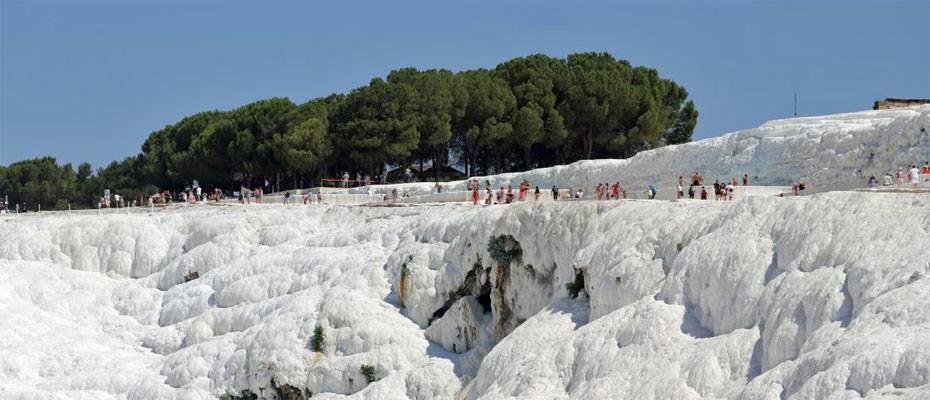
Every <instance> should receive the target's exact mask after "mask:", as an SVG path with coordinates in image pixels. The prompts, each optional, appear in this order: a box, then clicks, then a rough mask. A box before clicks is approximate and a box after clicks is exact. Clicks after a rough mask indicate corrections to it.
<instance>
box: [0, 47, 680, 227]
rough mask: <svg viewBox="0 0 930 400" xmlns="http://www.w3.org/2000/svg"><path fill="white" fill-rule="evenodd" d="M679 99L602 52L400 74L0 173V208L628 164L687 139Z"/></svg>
mask: <svg viewBox="0 0 930 400" xmlns="http://www.w3.org/2000/svg"><path fill="white" fill-rule="evenodd" d="M687 97H688V92H687V90H685V88H683V87H681V86H680V85H678V84H676V83H675V82H673V81H671V80H668V79H663V78H661V77H659V73H658V72H657V71H656V70H654V69H651V68H647V67H633V66H631V65H630V63H629V62H627V61H625V60H618V59H615V58H614V57H613V56H611V55H610V54H608V53H580V54H571V55H569V56H568V57H566V58H564V59H563V58H554V57H549V56H546V55H542V54H536V55H531V56H528V57H520V58H515V59H512V60H509V61H507V62H504V63H502V64H500V65H498V66H497V67H496V68H494V69H492V70H486V69H477V70H469V71H461V72H452V71H448V70H444V69H442V70H435V69H431V70H425V71H420V70H417V69H415V68H402V69H399V70H395V71H391V72H390V73H389V74H388V76H387V78H386V79H382V78H375V79H373V80H372V81H371V82H370V83H369V84H368V85H366V86H363V87H359V88H356V89H353V90H352V91H350V92H349V93H348V94H333V95H330V96H328V97H325V98H317V99H312V100H310V101H308V102H306V103H303V104H294V103H293V102H291V101H290V100H288V99H286V98H272V99H267V100H261V101H257V102H254V103H251V104H246V105H244V106H242V107H239V108H237V109H234V110H230V111H207V112H201V113H197V114H194V115H191V116H189V117H186V118H184V119H182V120H180V121H178V122H177V123H175V124H172V125H168V126H166V127H164V128H162V129H159V130H157V131H155V132H152V133H151V134H150V135H149V137H148V139H147V140H146V141H145V143H144V144H143V145H142V152H141V153H140V154H138V155H136V156H132V157H128V158H126V159H124V160H122V161H114V162H112V163H110V164H109V165H108V166H106V167H104V168H100V169H98V170H97V172H96V174H93V173H92V171H91V167H90V165H89V164H86V163H85V164H81V165H80V166H79V168H78V171H77V172H75V171H74V169H73V168H72V166H71V165H70V164H65V165H63V166H59V165H58V164H57V163H56V161H55V159H54V158H52V157H43V158H37V159H32V160H25V161H20V162H17V163H13V164H11V165H9V166H7V167H0V196H2V195H7V196H9V201H10V203H11V204H17V203H19V204H27V205H36V204H42V205H43V207H45V208H49V209H52V208H58V209H61V208H64V207H67V206H68V204H71V205H72V207H89V206H93V205H95V204H96V199H97V198H99V197H100V195H101V194H102V193H103V189H104V188H107V189H110V190H111V191H112V192H115V193H121V194H123V195H125V196H126V197H127V198H130V199H137V198H139V197H140V196H147V195H149V194H152V193H153V192H155V191H157V190H159V189H162V190H164V189H168V190H181V189H183V188H185V187H189V186H190V185H191V182H192V181H193V180H195V179H196V180H198V181H199V183H200V185H201V186H202V187H205V188H210V189H212V188H222V189H233V188H238V187H239V185H240V184H244V185H249V184H250V183H252V182H254V181H255V180H258V179H279V181H278V182H277V184H278V187H279V188H294V187H306V186H311V185H313V182H316V180H317V179H319V178H320V177H338V176H340V175H342V173H343V171H351V172H352V173H355V172H358V173H360V174H362V175H369V176H372V177H374V176H377V175H379V174H382V173H384V168H385V166H388V165H391V166H404V165H417V164H420V165H422V164H423V163H424V162H430V163H432V165H434V166H440V167H441V166H444V165H450V164H451V165H455V166H459V167H460V168H461V169H462V170H464V171H465V173H466V174H467V175H470V176H471V175H480V174H493V173H501V172H510V171H520V170H527V169H531V168H538V167H546V166H551V165H557V164H566V163H571V162H573V161H577V160H581V159H593V158H626V157H630V156H632V155H634V154H636V153H637V152H639V151H642V150H647V149H652V148H656V147H659V146H663V145H666V144H677V143H684V142H688V141H690V140H691V134H692V132H693V131H694V127H695V125H696V123H697V117H698V112H697V109H696V108H695V106H694V103H693V102H691V101H690V100H687ZM439 170H440V168H433V171H437V173H436V174H437V175H434V176H433V177H432V179H440V178H441V176H439V175H438V174H439V172H438V171H439ZM30 209H33V208H32V207H30Z"/></svg>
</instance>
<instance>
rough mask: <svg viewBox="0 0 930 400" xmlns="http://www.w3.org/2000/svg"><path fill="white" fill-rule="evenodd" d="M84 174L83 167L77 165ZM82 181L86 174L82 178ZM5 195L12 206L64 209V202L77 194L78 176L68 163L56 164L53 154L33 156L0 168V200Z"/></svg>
mask: <svg viewBox="0 0 930 400" xmlns="http://www.w3.org/2000/svg"><path fill="white" fill-rule="evenodd" d="M80 169H81V171H80V172H82V173H86V167H84V166H81V167H80ZM82 179H84V180H86V179H87V178H86V177H82ZM4 196H8V197H9V201H10V204H11V207H12V208H15V204H19V205H20V207H21V208H26V209H28V210H29V211H36V210H37V208H38V206H39V205H41V206H42V209H43V210H53V209H57V210H62V209H67V208H68V204H69V203H71V202H74V201H75V200H76V199H78V198H79V197H80V193H79V191H78V175H77V174H75V172H74V169H72V168H71V164H65V165H63V166H58V163H57V162H56V161H55V158H54V157H42V158H34V159H31V160H23V161H19V162H15V163H13V164H10V165H9V166H8V167H2V168H0V200H3V198H4Z"/></svg>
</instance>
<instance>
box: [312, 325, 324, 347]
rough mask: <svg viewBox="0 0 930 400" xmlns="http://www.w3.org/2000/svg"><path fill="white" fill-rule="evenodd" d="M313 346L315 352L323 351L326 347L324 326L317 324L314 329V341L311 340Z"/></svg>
mask: <svg viewBox="0 0 930 400" xmlns="http://www.w3.org/2000/svg"><path fill="white" fill-rule="evenodd" d="M311 344H312V345H313V351H319V352H322V351H323V346H325V345H326V336H325V335H324V334H323V326H322V325H320V324H317V325H316V326H315V327H314V328H313V339H312V340H311Z"/></svg>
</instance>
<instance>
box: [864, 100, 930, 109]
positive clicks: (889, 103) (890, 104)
mask: <svg viewBox="0 0 930 400" xmlns="http://www.w3.org/2000/svg"><path fill="white" fill-rule="evenodd" d="M921 104H930V99H885V100H878V101H876V102H875V105H874V106H872V109H873V110H887V109H889V108H901V107H910V106H919V105H921Z"/></svg>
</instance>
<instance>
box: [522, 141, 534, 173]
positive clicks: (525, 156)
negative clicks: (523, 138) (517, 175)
mask: <svg viewBox="0 0 930 400" xmlns="http://www.w3.org/2000/svg"><path fill="white" fill-rule="evenodd" d="M531 146H532V145H528V146H526V147H524V148H523V164H524V165H523V168H526V169H527V170H529V169H530V156H531V153H532V151H531V149H530V147H531Z"/></svg>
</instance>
